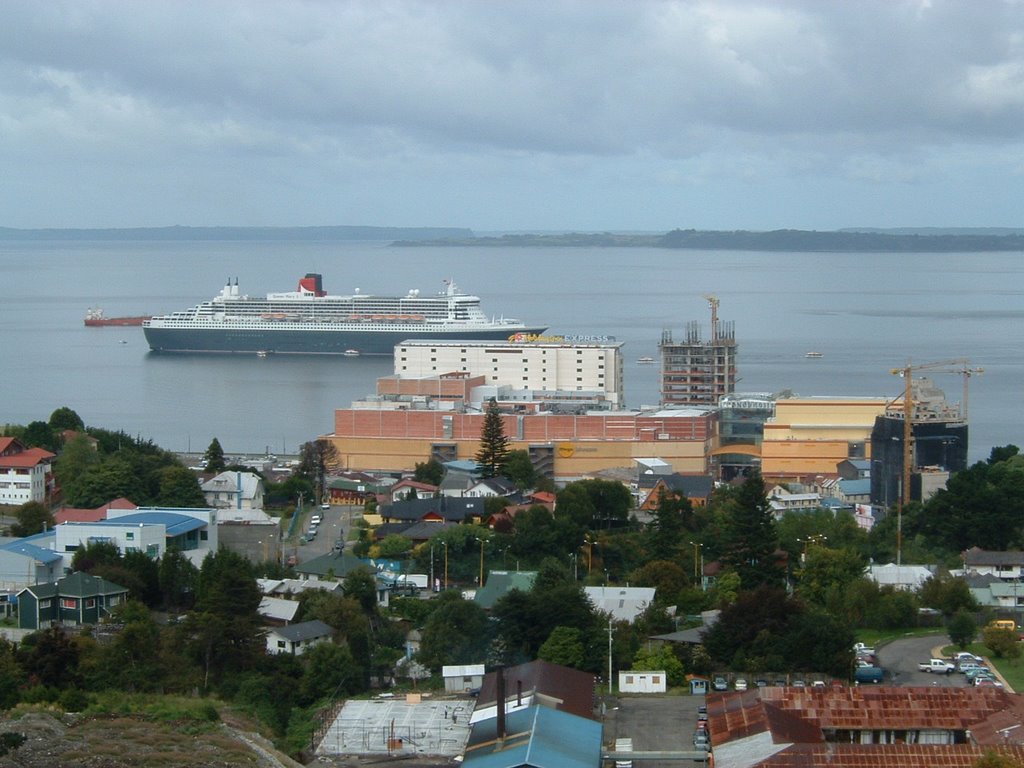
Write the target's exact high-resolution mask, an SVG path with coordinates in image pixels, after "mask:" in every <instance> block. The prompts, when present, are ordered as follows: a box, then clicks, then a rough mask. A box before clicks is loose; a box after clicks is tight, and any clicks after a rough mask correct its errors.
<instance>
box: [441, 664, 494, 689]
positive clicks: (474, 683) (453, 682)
mask: <svg viewBox="0 0 1024 768" xmlns="http://www.w3.org/2000/svg"><path fill="white" fill-rule="evenodd" d="M441 677H443V678H444V690H445V693H465V692H466V691H472V690H473V689H474V688H479V687H480V686H481V685H483V683H484V665H483V664H460V665H449V666H444V667H441Z"/></svg>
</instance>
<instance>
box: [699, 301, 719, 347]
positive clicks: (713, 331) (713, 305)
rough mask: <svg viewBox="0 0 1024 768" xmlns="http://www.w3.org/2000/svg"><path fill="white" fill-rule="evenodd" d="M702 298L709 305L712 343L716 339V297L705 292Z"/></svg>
mask: <svg viewBox="0 0 1024 768" xmlns="http://www.w3.org/2000/svg"><path fill="white" fill-rule="evenodd" d="M703 299H704V300H705V301H706V302H707V303H708V306H710V307H711V343H712V344H713V343H715V342H716V341H718V297H717V296H715V295H714V294H710V293H705V294H704V295H703Z"/></svg>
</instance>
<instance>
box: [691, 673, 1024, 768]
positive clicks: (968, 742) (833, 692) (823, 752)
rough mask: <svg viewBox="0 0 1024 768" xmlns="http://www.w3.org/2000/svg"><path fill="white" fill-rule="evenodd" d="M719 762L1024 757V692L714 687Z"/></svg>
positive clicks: (877, 764) (784, 767)
mask: <svg viewBox="0 0 1024 768" xmlns="http://www.w3.org/2000/svg"><path fill="white" fill-rule="evenodd" d="M707 702H708V703H707V707H708V731H709V733H710V735H711V742H712V746H713V748H714V758H715V765H716V766H717V767H718V768H792V766H801V767H802V768H819V766H820V768H826V767H827V768H891V766H900V768H934V766H938V765H941V766H948V767H949V768H972V766H974V765H975V764H976V763H977V761H978V760H979V759H980V758H981V757H982V755H984V754H985V753H986V752H988V751H992V752H995V753H996V754H999V755H1004V756H1007V757H1009V758H1011V759H1012V760H1014V761H1019V760H1021V759H1022V758H1024V735H1022V734H1024V727H1022V726H1024V714H1022V712H1024V698H1022V697H1021V696H1019V695H1017V694H1011V693H1008V692H1006V691H1005V690H1002V689H999V688H994V687H993V688H974V687H966V688H964V687H941V686H925V687H901V688H895V687H888V686H859V687H853V688H821V689H812V688H794V687H781V686H780V687H767V688H756V689H752V690H749V691H746V692H743V693H734V692H729V693H721V694H711V695H709V696H708V699H707Z"/></svg>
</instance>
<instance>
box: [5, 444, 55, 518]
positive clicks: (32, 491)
mask: <svg viewBox="0 0 1024 768" xmlns="http://www.w3.org/2000/svg"><path fill="white" fill-rule="evenodd" d="M53 459H54V454H52V453H50V452H49V451H44V450H43V449H42V448H27V447H25V445H24V444H23V443H22V442H21V441H20V440H17V439H16V438H13V437H0V504H18V505H21V504H27V503H28V502H30V501H38V502H44V501H46V498H47V495H48V493H49V492H50V491H52V490H53V476H52V474H51V462H52V460H53Z"/></svg>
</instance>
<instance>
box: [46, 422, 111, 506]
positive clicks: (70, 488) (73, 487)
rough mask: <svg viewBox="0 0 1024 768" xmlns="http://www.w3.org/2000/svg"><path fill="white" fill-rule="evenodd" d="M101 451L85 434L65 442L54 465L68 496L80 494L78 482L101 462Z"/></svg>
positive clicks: (59, 480) (55, 472)
mask: <svg viewBox="0 0 1024 768" xmlns="http://www.w3.org/2000/svg"><path fill="white" fill-rule="evenodd" d="M100 460H101V459H100V455H99V452H98V451H97V450H96V449H95V448H94V447H93V445H92V443H91V442H89V438H88V437H86V436H85V435H84V434H78V435H75V436H74V437H73V438H71V439H70V440H68V441H67V442H66V443H65V444H64V448H63V450H61V452H60V456H59V457H58V458H57V461H56V463H55V464H54V467H53V473H54V475H56V477H57V482H58V483H59V484H60V487H61V488H62V489H63V490H64V495H65V497H67V498H69V499H70V498H74V497H75V496H77V495H78V493H77V488H78V482H79V480H80V479H81V477H82V476H83V475H84V474H85V473H86V472H88V471H89V469H91V468H92V467H94V466H95V465H97V464H99V463H100Z"/></svg>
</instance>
